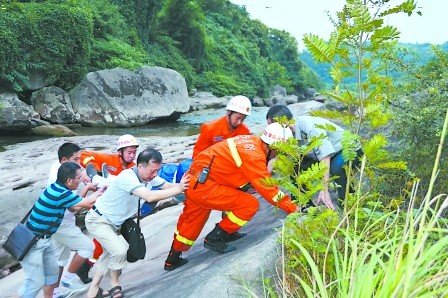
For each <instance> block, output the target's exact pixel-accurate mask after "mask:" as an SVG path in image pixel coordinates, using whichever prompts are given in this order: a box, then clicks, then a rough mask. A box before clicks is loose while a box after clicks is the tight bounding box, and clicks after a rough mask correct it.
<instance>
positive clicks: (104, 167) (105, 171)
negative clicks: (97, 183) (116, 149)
mask: <svg viewBox="0 0 448 298" xmlns="http://www.w3.org/2000/svg"><path fill="white" fill-rule="evenodd" d="M101 173H102V174H103V177H104V178H107V177H108V176H109V170H108V169H107V163H103V164H102V165H101Z"/></svg>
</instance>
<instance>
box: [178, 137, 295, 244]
mask: <svg viewBox="0 0 448 298" xmlns="http://www.w3.org/2000/svg"><path fill="white" fill-rule="evenodd" d="M262 146H263V142H262V140H261V139H260V138H258V137H256V136H251V135H242V136H237V137H234V138H229V139H227V140H226V141H223V142H220V143H218V144H215V145H213V146H211V147H209V148H207V149H205V150H204V151H202V152H201V153H199V154H198V156H197V157H196V158H195V159H194V160H193V163H192V165H191V167H190V171H189V173H190V174H191V176H190V177H191V180H190V187H189V188H188V189H187V190H186V192H185V195H186V200H185V201H184V209H183V212H182V214H181V215H180V217H179V220H178V222H177V231H176V234H175V235H174V242H173V248H174V249H175V250H178V251H187V250H188V249H190V247H191V246H192V245H193V243H194V241H195V240H196V239H197V237H198V236H199V234H200V232H201V231H202V228H203V227H204V225H205V223H206V222H207V219H208V217H209V215H210V212H211V210H221V211H228V213H227V215H226V216H225V217H224V218H223V219H222V220H221V222H220V223H219V226H220V227H221V228H222V229H223V230H224V231H226V232H227V233H234V232H236V231H238V230H239V229H240V228H241V227H242V226H244V225H245V224H246V223H247V222H248V221H249V220H250V219H251V218H252V217H253V216H254V215H255V213H256V212H257V211H258V207H259V203H258V200H257V198H256V197H254V196H252V195H250V194H248V193H246V192H243V191H241V190H239V188H240V187H242V186H244V185H246V184H247V183H250V184H251V185H252V187H253V188H254V189H255V190H256V191H257V192H258V193H259V194H260V195H261V196H262V197H263V198H264V199H265V200H266V201H268V202H269V203H271V204H272V205H274V206H278V207H279V208H280V209H282V210H284V211H285V212H287V213H291V212H294V211H296V209H297V206H296V205H295V204H294V203H292V201H291V199H290V198H289V197H288V196H287V195H285V194H284V193H283V192H282V191H280V190H279V188H278V187H277V186H272V187H268V186H265V185H263V183H262V179H263V178H269V177H271V176H270V174H269V172H268V170H267V167H266V154H265V152H264V151H263V147H262ZM213 156H214V159H213V163H212V165H211V167H210V173H209V176H208V179H207V180H206V181H205V183H204V184H201V183H198V184H197V185H196V188H195V187H194V185H195V184H196V181H197V178H198V177H199V173H200V171H201V170H202V168H203V167H207V166H209V164H210V161H211V159H212V157H213Z"/></svg>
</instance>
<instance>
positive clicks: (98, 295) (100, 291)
mask: <svg viewBox="0 0 448 298" xmlns="http://www.w3.org/2000/svg"><path fill="white" fill-rule="evenodd" d="M109 296H110V293H109V292H106V293H104V290H103V289H102V288H99V289H98V292H96V295H95V296H94V297H93V298H105V297H109Z"/></svg>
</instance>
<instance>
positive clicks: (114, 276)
mask: <svg viewBox="0 0 448 298" xmlns="http://www.w3.org/2000/svg"><path fill="white" fill-rule="evenodd" d="M120 274H121V270H111V271H110V283H111V285H112V287H115V286H119V285H120V281H119V277H120Z"/></svg>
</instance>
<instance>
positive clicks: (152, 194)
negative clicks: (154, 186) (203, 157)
mask: <svg viewBox="0 0 448 298" xmlns="http://www.w3.org/2000/svg"><path fill="white" fill-rule="evenodd" d="M189 186H190V174H184V175H183V176H182V179H181V180H180V182H179V183H168V182H167V183H165V184H163V185H162V186H161V189H160V190H149V189H147V188H146V187H139V188H136V189H135V190H134V191H133V192H132V194H133V195H136V196H138V197H139V198H141V199H143V200H145V201H147V202H150V203H151V202H157V201H160V200H163V199H166V198H169V197H171V196H175V195H178V194H181V193H182V192H184V191H185V190H187V189H188V187H189Z"/></svg>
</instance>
